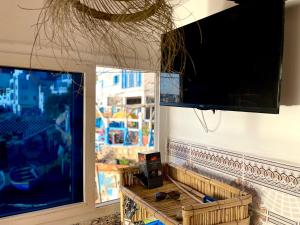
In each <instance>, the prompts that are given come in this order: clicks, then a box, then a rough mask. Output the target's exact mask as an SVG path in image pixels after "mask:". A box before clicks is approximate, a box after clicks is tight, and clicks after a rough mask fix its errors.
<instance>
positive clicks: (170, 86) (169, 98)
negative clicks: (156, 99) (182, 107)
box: [160, 73, 181, 103]
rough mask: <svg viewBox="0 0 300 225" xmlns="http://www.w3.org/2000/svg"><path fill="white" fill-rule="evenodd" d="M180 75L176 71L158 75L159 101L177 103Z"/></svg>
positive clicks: (179, 95)
mask: <svg viewBox="0 0 300 225" xmlns="http://www.w3.org/2000/svg"><path fill="white" fill-rule="evenodd" d="M180 98H181V94H180V75H179V74H176V73H161V75H160V102H161V103H179V102H180V101H181V100H180Z"/></svg>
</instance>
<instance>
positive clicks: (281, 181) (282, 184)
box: [168, 139, 300, 197]
mask: <svg viewBox="0 0 300 225" xmlns="http://www.w3.org/2000/svg"><path fill="white" fill-rule="evenodd" d="M168 154H169V156H172V157H176V158H179V159H182V160H185V161H187V162H190V163H193V164H195V165H199V166H204V167H207V168H210V169H213V170H215V171H219V172H222V173H226V174H228V175H231V176H234V177H237V178H239V177H243V179H244V180H246V181H249V182H252V183H255V184H258V185H262V186H265V187H267V188H271V189H273V190H276V191H281V192H284V193H286V194H289V195H293V196H296V197H300V167H297V166H293V165H288V164H284V163H279V162H273V161H269V160H265V159H260V158H257V157H253V156H250V155H244V154H240V153H235V152H231V151H228V150H224V149H220V148H217V147H213V146H207V145H201V144H195V143H190V142H186V141H182V140H177V139H169V142H168Z"/></svg>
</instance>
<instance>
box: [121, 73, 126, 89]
mask: <svg viewBox="0 0 300 225" xmlns="http://www.w3.org/2000/svg"><path fill="white" fill-rule="evenodd" d="M122 88H123V89H124V88H126V72H125V70H122Z"/></svg>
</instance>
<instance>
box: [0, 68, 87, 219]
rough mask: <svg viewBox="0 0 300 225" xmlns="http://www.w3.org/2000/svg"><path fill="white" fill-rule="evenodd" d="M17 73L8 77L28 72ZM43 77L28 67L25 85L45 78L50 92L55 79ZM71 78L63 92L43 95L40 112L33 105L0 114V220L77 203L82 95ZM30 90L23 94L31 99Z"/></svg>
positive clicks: (80, 185) (80, 175) (80, 198)
mask: <svg viewBox="0 0 300 225" xmlns="http://www.w3.org/2000/svg"><path fill="white" fill-rule="evenodd" d="M20 70H22V71H24V73H18V74H17V73H16V74H14V73H12V75H11V76H13V75H15V77H16V79H22V78H23V77H22V76H25V74H28V72H27V71H28V70H26V69H18V71H20ZM12 71H14V69H12ZM26 72H27V73H26ZM52 73H53V72H51V74H52ZM43 74H47V76H45V75H44V76H40V73H39V71H36V70H33V69H31V72H30V76H31V77H32V78H33V79H30V80H29V81H28V82H36V81H41V80H47V81H49V82H48V85H49V88H50V85H52V84H53V82H55V79H59V77H60V76H61V75H60V73H59V72H57V75H56V76H55V79H53V77H52V76H50V72H48V71H44V73H43ZM0 76H1V73H0ZM71 78H72V79H71ZM71 78H70V81H73V82H70V89H69V90H70V92H69V93H66V94H65V95H60V96H58V95H56V94H51V93H47V94H46V97H45V101H44V105H43V107H44V109H45V110H44V112H43V113H41V111H40V110H39V107H40V106H39V103H37V102H34V101H31V102H28V101H27V102H26V105H22V102H19V103H18V105H17V107H16V108H17V109H18V110H19V109H20V110H22V112H21V113H22V114H20V111H9V112H5V113H1V112H0V199H1V203H0V218H1V217H6V216H12V215H16V214H21V213H25V212H31V211H37V210H41V209H46V208H52V207H56V206H62V205H67V204H71V203H78V202H83V161H82V159H83V138H82V136H83V93H82V92H80V91H79V90H80V89H79V87H78V85H77V84H78V83H80V82H82V81H81V78H82V74H79V73H72V74H71ZM0 85H1V84H0ZM31 87H32V88H31V90H30V91H28V92H27V95H26V96H28V97H29V96H30V99H34V98H35V99H36V98H37V96H36V95H33V93H37V92H38V85H31ZM34 88H36V90H34ZM11 92H12V94H13V93H14V92H15V90H11ZM14 94H15V93H14ZM22 94H24V93H22ZM26 96H25V95H23V97H24V98H25V97H26ZM20 97H21V95H20Z"/></svg>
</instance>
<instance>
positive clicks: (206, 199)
mask: <svg viewBox="0 0 300 225" xmlns="http://www.w3.org/2000/svg"><path fill="white" fill-rule="evenodd" d="M215 201H216V199H215V198H213V197H210V196H207V195H205V196H204V198H203V203H209V202H215Z"/></svg>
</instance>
